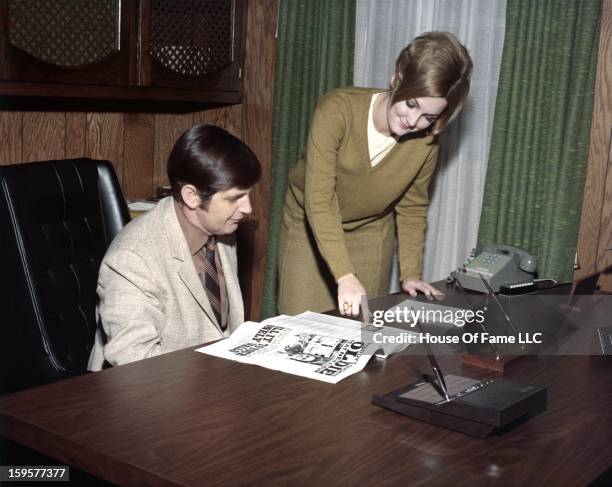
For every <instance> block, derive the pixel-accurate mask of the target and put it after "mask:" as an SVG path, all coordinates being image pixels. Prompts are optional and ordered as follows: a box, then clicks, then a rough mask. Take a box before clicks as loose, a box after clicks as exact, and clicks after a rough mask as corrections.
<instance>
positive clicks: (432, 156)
mask: <svg viewBox="0 0 612 487" xmlns="http://www.w3.org/2000/svg"><path fill="white" fill-rule="evenodd" d="M380 91H381V90H380V89H369V88H342V89H337V90H334V91H331V92H330V93H328V94H326V95H325V96H324V97H323V98H321V100H320V101H319V104H318V105H317V108H316V111H315V114H314V118H313V121H312V125H311V127H310V133H309V136H308V140H307V145H306V150H305V153H304V155H303V156H302V157H301V158H300V159H299V161H298V162H297V164H296V165H295V167H294V168H293V170H292V171H291V173H290V175H289V188H288V190H287V194H286V196H285V205H284V208H283V217H282V226H281V235H280V241H279V295H278V308H279V312H280V313H282V314H297V313H301V312H303V311H306V310H310V311H326V310H329V309H333V308H335V307H336V306H337V286H336V281H337V279H338V278H340V277H342V276H343V275H345V274H348V273H354V274H355V275H356V276H357V278H358V279H359V280H360V282H361V283H362V284H363V286H364V287H365V289H366V291H367V293H368V297H375V296H380V295H383V294H386V293H387V291H388V286H389V278H390V274H391V260H392V255H393V235H394V233H395V231H396V227H397V237H398V245H399V249H398V250H399V261H400V271H401V273H400V277H401V279H405V278H408V277H413V278H418V277H420V275H421V261H422V256H423V240H424V232H425V219H426V216H427V206H428V203H429V197H428V186H429V180H430V179H431V175H432V173H433V171H434V168H435V165H436V161H437V154H438V146H437V144H436V143H435V141H434V138H433V137H432V136H423V135H421V136H405V137H402V138H401V139H399V141H398V142H397V143H396V144H395V145H394V146H393V148H392V149H391V150H390V151H389V152H388V153H387V154H386V156H385V157H384V158H383V159H382V160H381V161H380V162H379V163H378V164H376V165H375V166H374V167H372V165H371V163H370V156H369V150H368V137H367V123H368V112H369V108H370V101H371V99H372V95H373V94H375V93H378V92H380Z"/></svg>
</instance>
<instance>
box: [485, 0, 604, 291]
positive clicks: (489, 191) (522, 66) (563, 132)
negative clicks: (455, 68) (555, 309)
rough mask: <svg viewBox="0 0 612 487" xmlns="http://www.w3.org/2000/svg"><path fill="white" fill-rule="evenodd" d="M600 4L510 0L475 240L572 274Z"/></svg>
mask: <svg viewBox="0 0 612 487" xmlns="http://www.w3.org/2000/svg"><path fill="white" fill-rule="evenodd" d="M600 12H601V1H600V0H540V1H538V2H533V1H532V0H508V2H507V12H506V37H505V44H504V53H503V57H502V67H501V73H500V80H499V89H498V93H497V109H496V112H495V119H494V126H493V135H492V140H491V152H490V157H489V163H488V171H487V178H486V185H485V195H484V200H483V208H482V215H481V221H480V229H479V235H478V246H479V247H482V246H483V245H486V244H488V243H505V244H510V245H515V246H518V247H522V248H524V249H525V250H527V251H529V252H530V253H533V254H535V255H536V256H537V258H538V274H539V276H540V277H552V278H555V279H558V280H561V281H569V280H571V277H572V272H573V262H574V255H575V251H576V241H577V238H578V227H579V223H580V211H581V201H582V195H583V190H584V178H585V174H586V166H587V161H588V152H589V138H590V129H591V118H592V109H593V96H594V88H595V75H596V63H597V48H598V38H599V36H598V30H599V29H598V26H599V16H600Z"/></svg>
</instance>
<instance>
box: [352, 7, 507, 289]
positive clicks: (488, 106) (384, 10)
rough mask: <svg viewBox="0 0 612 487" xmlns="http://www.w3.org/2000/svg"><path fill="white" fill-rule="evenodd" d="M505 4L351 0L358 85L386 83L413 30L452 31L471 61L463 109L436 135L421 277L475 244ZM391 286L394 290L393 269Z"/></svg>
mask: <svg viewBox="0 0 612 487" xmlns="http://www.w3.org/2000/svg"><path fill="white" fill-rule="evenodd" d="M505 9H506V1H505V0H494V1H490V0H410V1H407V0H357V27H356V37H355V39H356V40H355V84H356V85H358V86H376V87H381V88H385V87H388V86H389V80H390V78H391V75H392V74H393V68H394V62H395V58H396V57H397V55H398V54H399V52H400V50H401V49H402V48H403V47H404V46H405V45H406V44H408V43H409V42H410V41H411V40H412V39H413V38H414V37H416V36H417V35H419V34H421V33H423V32H428V31H432V30H439V31H447V32H451V33H453V34H454V35H455V36H457V38H458V39H459V40H460V41H461V42H462V43H463V44H464V45H465V46H466V47H467V48H468V50H469V51H470V54H471V56H472V59H473V60H474V71H473V74H472V87H471V90H470V94H469V96H468V98H467V100H466V104H465V107H464V109H463V111H462V113H461V114H460V116H459V117H458V119H457V120H455V121H454V122H453V123H452V124H450V125H449V127H448V128H447V129H445V130H444V132H443V133H442V134H441V137H440V155H439V162H438V168H437V170H436V174H435V176H434V179H433V180H432V183H431V189H430V193H431V200H430V205H429V211H428V215H427V233H426V236H425V253H424V256H423V278H424V279H425V280H427V281H436V280H439V279H443V278H445V277H446V276H448V274H449V272H450V271H452V270H454V269H456V268H457V267H458V266H459V265H461V264H463V263H464V262H465V260H466V258H467V257H468V256H469V255H470V251H471V250H472V249H473V248H474V247H475V246H476V237H477V234H478V222H479V218H480V210H481V203H482V195H483V191H484V184H485V175H486V170H487V159H488V156H489V141H490V137H491V131H492V127H493V115H494V111H495V96H496V92H497V82H498V77H499V68H500V64H501V57H502V47H503V42H504V25H505ZM395 269H397V267H395ZM390 290H391V291H397V290H399V273H398V272H397V270H396V271H395V272H394V275H393V276H392V282H391V286H390Z"/></svg>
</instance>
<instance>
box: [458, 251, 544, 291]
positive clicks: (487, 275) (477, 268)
mask: <svg viewBox="0 0 612 487" xmlns="http://www.w3.org/2000/svg"><path fill="white" fill-rule="evenodd" d="M535 271H536V258H535V257H534V256H533V255H531V254H529V253H527V252H526V251H525V250H523V249H519V248H518V247H512V246H510V245H499V244H497V245H487V246H485V247H484V249H483V250H482V252H481V253H480V254H478V256H476V257H475V258H474V259H473V260H472V261H470V262H469V263H468V264H466V265H465V266H464V267H461V268H459V269H458V270H457V272H455V273H454V277H455V278H456V279H457V280H458V281H459V284H461V286H462V287H464V288H465V289H471V290H472V291H479V292H481V293H486V292H487V288H486V287H485V285H484V284H483V282H482V279H481V277H480V276H482V277H484V279H485V280H486V281H487V282H488V283H489V285H490V286H491V289H492V290H493V292H496V293H497V292H499V291H500V288H502V287H504V288H505V289H508V290H512V289H517V290H518V289H520V288H527V287H535V286H534V284H533V277H534V274H535Z"/></svg>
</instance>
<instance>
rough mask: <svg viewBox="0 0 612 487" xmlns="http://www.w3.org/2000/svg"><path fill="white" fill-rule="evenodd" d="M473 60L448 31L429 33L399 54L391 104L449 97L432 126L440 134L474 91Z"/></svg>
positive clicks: (432, 131) (433, 132)
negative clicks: (472, 85)
mask: <svg viewBox="0 0 612 487" xmlns="http://www.w3.org/2000/svg"><path fill="white" fill-rule="evenodd" d="M471 73H472V59H471V58H470V54H469V53H468V50H467V49H466V48H465V47H464V46H463V45H461V43H459V41H458V40H457V38H456V37H455V36H454V35H452V34H449V33H448V32H427V33H425V34H422V35H420V36H419V37H417V38H415V39H414V40H413V41H412V42H411V43H410V44H408V45H407V46H406V47H405V48H404V49H402V52H400V53H399V56H398V57H397V61H395V74H394V76H393V80H392V81H391V96H390V100H391V103H392V104H393V103H397V102H399V101H403V100H410V99H412V98H419V97H442V98H446V101H447V102H448V106H447V107H446V109H445V110H444V111H443V112H442V114H441V115H440V117H439V118H438V120H436V122H435V123H434V124H433V125H432V127H431V128H430V133H431V134H434V135H435V134H438V133H439V132H441V131H442V129H444V127H446V125H447V124H448V123H449V122H450V121H451V120H452V119H453V118H455V117H456V116H457V115H458V113H459V112H460V111H461V107H462V106H463V101H464V100H465V97H466V96H467V94H468V91H469V90H470V75H471Z"/></svg>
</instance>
